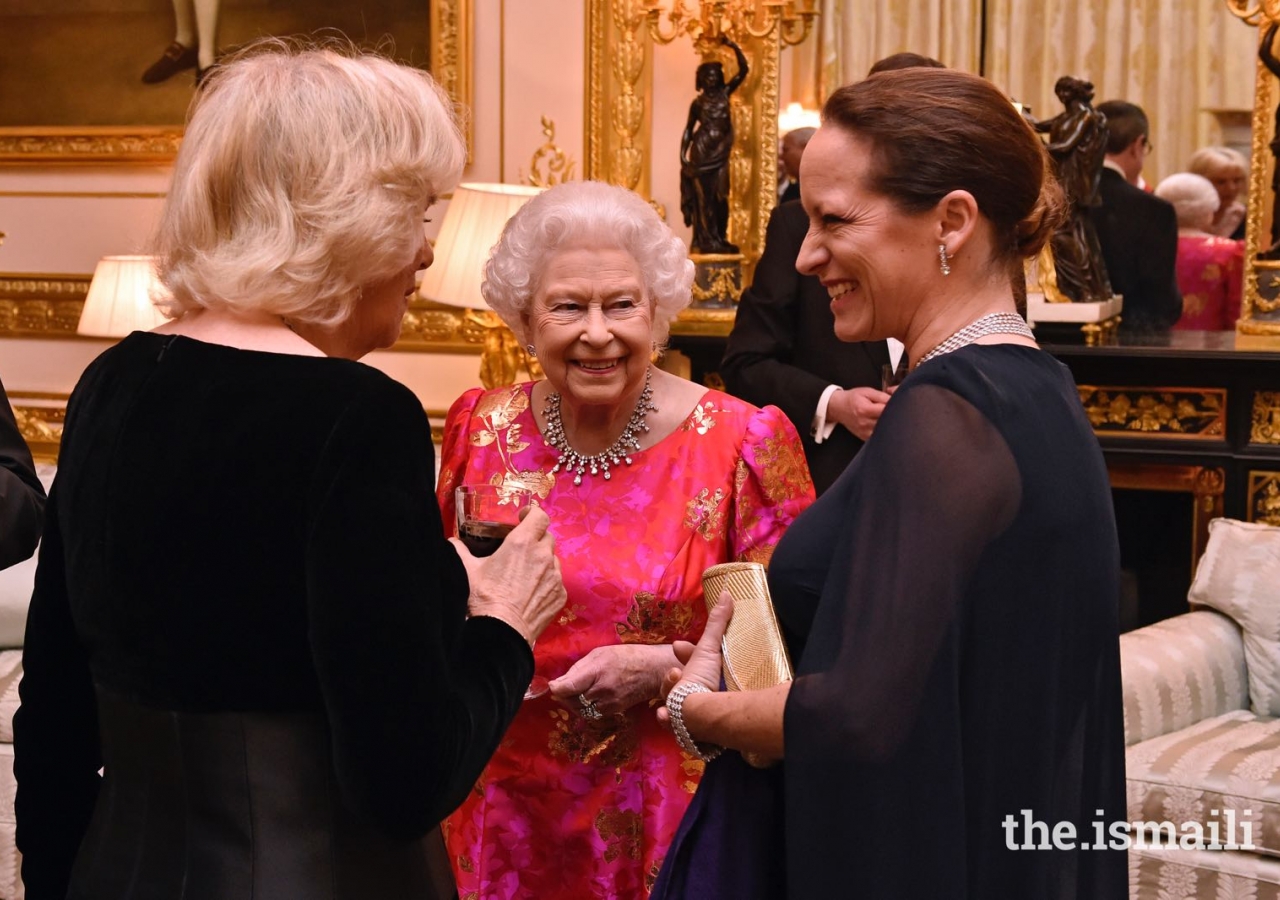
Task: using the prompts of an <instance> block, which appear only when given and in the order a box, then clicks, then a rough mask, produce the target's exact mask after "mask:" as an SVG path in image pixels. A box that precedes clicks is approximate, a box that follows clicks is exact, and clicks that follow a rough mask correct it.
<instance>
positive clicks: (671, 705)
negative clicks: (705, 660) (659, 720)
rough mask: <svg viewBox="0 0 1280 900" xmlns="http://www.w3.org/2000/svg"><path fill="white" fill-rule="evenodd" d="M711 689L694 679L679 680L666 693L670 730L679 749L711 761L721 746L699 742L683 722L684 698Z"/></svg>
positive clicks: (719, 752) (704, 692) (717, 754)
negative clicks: (669, 691)
mask: <svg viewBox="0 0 1280 900" xmlns="http://www.w3.org/2000/svg"><path fill="white" fill-rule="evenodd" d="M710 693H711V689H710V688H709V687H707V686H706V685H705V684H699V683H698V682H696V681H681V682H680V683H679V684H677V685H676V686H675V687H673V688H672V689H671V693H669V694H667V714H668V715H669V716H670V717H671V730H672V731H673V732H674V733H675V736H676V743H678V744H679V745H680V749H681V750H683V751H684V752H685V753H688V754H690V755H691V756H696V757H697V758H698V759H700V760H702V761H703V762H711V760H713V759H715V758H716V757H717V756H719V755H720V754H721V753H722V752H723V751H724V748H723V747H718V746H716V745H715V744H699V743H698V742H697V741H695V740H694V739H693V735H691V734H689V729H688V728H687V727H686V726H685V724H684V700H685V698H686V697H688V696H689V695H690V694H710Z"/></svg>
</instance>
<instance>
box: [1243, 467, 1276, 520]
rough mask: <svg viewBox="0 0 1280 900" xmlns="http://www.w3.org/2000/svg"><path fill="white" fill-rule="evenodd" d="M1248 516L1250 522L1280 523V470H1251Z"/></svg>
mask: <svg viewBox="0 0 1280 900" xmlns="http://www.w3.org/2000/svg"><path fill="white" fill-rule="evenodd" d="M1246 516H1247V518H1248V520H1249V521H1250V522H1261V523H1262V524H1264V525H1280V472H1268V471H1258V470H1253V471H1250V472H1249V503H1248V512H1247V513H1246Z"/></svg>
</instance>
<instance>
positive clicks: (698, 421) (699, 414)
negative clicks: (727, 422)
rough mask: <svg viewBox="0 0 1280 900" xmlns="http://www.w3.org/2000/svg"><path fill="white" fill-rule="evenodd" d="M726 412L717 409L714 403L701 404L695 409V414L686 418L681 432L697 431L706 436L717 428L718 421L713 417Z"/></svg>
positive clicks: (690, 414)
mask: <svg viewBox="0 0 1280 900" xmlns="http://www.w3.org/2000/svg"><path fill="white" fill-rule="evenodd" d="M718 412H724V410H723V409H716V405H715V403H714V402H713V401H711V400H708V401H707V402H706V403H699V404H698V405H697V406H695V407H694V408H693V412H691V413H689V415H688V416H686V417H685V420H684V421H683V422H682V423H680V430H681V431H696V432H698V434H706V433H707V432H708V431H710V430H711V429H712V428H715V427H716V420H715V419H714V418H713V417H712V416H713V414H714V413H718Z"/></svg>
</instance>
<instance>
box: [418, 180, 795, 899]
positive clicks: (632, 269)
mask: <svg viewBox="0 0 1280 900" xmlns="http://www.w3.org/2000/svg"><path fill="white" fill-rule="evenodd" d="M692 275H693V272H692V264H691V263H690V262H689V260H688V257H687V253H686V250H685V248H684V246H683V244H682V243H681V242H680V241H679V240H678V239H676V238H675V237H674V236H672V234H671V232H670V231H669V230H668V229H667V227H666V225H664V224H663V223H662V222H661V220H660V219H659V218H658V217H657V215H656V214H655V213H654V212H653V210H652V209H651V208H650V207H649V205H648V204H646V203H645V202H644V201H643V200H641V199H640V198H639V197H638V196H637V195H635V194H633V193H631V192H630V191H627V190H624V189H622V188H616V187H610V186H608V185H603V184H599V183H590V182H574V183H570V184H566V185H561V186H559V187H555V188H552V189H551V190H549V191H547V192H546V193H544V194H541V195H539V196H538V197H535V198H534V199H533V200H531V201H530V202H529V203H528V204H526V205H525V206H524V207H523V208H522V209H521V210H520V212H518V213H517V214H516V215H515V216H514V217H513V218H512V220H511V222H510V223H508V225H507V228H506V230H505V231H504V233H503V237H502V240H501V241H500V242H499V244H498V246H497V247H496V248H495V249H494V255H493V258H492V259H491V260H490V261H489V263H488V265H487V266H486V269H485V285H484V295H485V300H486V301H487V302H488V303H489V304H490V306H492V307H493V308H494V309H495V310H496V311H497V312H498V313H499V314H500V315H501V316H502V317H503V319H504V320H505V321H506V323H507V324H508V325H509V326H510V327H511V328H512V329H513V331H514V332H515V333H516V335H517V336H519V337H520V338H521V340H522V341H524V342H526V343H527V345H528V347H527V349H529V350H530V351H531V352H532V353H535V354H536V356H537V359H538V361H539V362H540V363H541V364H542V366H543V368H544V370H545V372H546V375H547V380H546V381H542V382H536V383H526V384H521V385H516V386H513V387H505V388H498V389H495V390H490V391H484V390H480V389H476V390H472V391H469V392H467V393H466V394H464V395H463V396H462V397H461V398H460V399H459V400H458V401H457V402H456V403H455V404H454V406H453V408H452V409H451V410H450V411H449V417H448V421H447V423H446V426H445V436H444V450H443V456H442V463H441V473H440V482H439V485H438V495H439V500H440V504H441V507H442V508H443V510H444V518H445V521H446V523H448V522H451V521H452V520H453V514H454V509H453V489H454V488H455V487H456V486H457V485H460V484H474V483H498V484H502V483H505V484H518V485H521V486H525V487H528V488H530V489H531V490H533V491H534V492H535V493H536V494H537V496H538V498H539V505H540V506H541V507H542V508H543V509H545V510H546V511H547V513H548V515H549V516H550V518H551V531H552V533H553V534H554V536H555V539H556V542H557V543H556V546H557V551H556V555H557V556H558V558H559V559H560V561H561V567H562V570H563V574H564V580H565V585H566V588H567V589H568V592H569V601H568V603H567V604H566V606H565V609H564V612H563V613H562V614H561V616H560V618H559V619H558V621H556V622H555V623H553V624H552V625H550V626H549V627H548V628H547V630H546V631H545V632H544V633H543V634H542V636H541V637H540V638H539V640H538V643H537V647H536V648H535V657H536V668H537V673H538V675H540V676H543V677H546V678H548V679H550V690H549V691H548V693H546V694H545V695H543V696H541V697H537V698H534V699H530V700H526V701H525V704H524V706H523V708H522V709H521V711H520V713H519V714H518V715H517V717H516V720H515V723H514V724H513V725H512V726H511V729H510V730H509V731H508V733H507V737H506V739H505V740H504V741H503V743H502V745H501V747H500V748H499V750H498V752H497V754H496V755H495V756H494V758H493V760H492V761H491V762H490V764H489V766H488V768H487V769H486V770H485V773H484V774H483V776H482V777H481V779H480V781H479V782H478V783H477V784H476V787H475V790H474V791H473V792H472V794H471V796H470V797H469V798H468V799H467V801H466V802H465V803H464V804H463V806H462V808H461V809H460V810H458V812H457V813H455V814H454V815H453V816H452V817H451V818H450V819H449V820H448V822H447V824H446V826H445V833H446V841H447V843H448V846H449V851H450V856H451V858H452V861H453V864H454V867H455V872H456V875H457V879H458V891H459V895H460V897H462V898H464V900H466V898H503V900H507V898H517V897H536V898H539V900H543V898H585V897H606V898H615V897H616V898H642V897H644V896H645V895H646V894H647V893H648V890H649V888H650V887H651V886H652V884H653V880H654V878H655V877H656V875H657V872H658V869H659V867H660V866H661V863H662V860H663V858H664V856H665V854H666V849H667V846H668V844H669V843H670V841H671V838H672V836H673V835H674V833H675V829H676V826H677V825H678V824H679V822H680V817H681V814H682V813H683V812H684V809H685V807H686V806H687V805H688V802H689V799H690V798H691V797H692V795H693V792H694V789H695V788H696V787H697V784H698V781H699V778H700V776H701V772H702V766H703V764H702V763H701V762H700V761H698V760H696V759H694V758H693V757H691V756H688V755H686V754H684V753H682V752H681V751H680V750H679V748H678V747H677V745H676V743H675V742H674V741H673V740H672V738H671V735H670V734H669V733H668V732H666V731H664V730H662V729H661V728H660V727H659V726H658V725H657V723H656V722H655V721H654V718H653V714H652V706H653V705H654V704H655V703H656V702H657V698H658V696H659V685H660V683H661V678H662V675H663V673H665V672H666V671H667V670H668V669H670V668H671V667H672V666H673V665H675V664H676V661H675V657H674V655H673V653H672V651H671V642H672V641H674V640H693V639H696V638H697V636H698V635H699V634H700V633H701V631H702V627H703V625H704V624H705V621H706V608H705V604H704V601H703V597H702V587H701V576H702V572H703V570H705V569H706V568H707V567H708V566H711V565H714V564H716V563H721V562H727V561H730V560H754V561H760V562H767V561H768V558H769V555H770V554H771V553H772V550H773V547H774V545H775V544H776V543H777V541H778V539H779V538H780V537H781V535H782V533H783V531H785V529H786V528H787V526H788V525H789V524H790V523H791V521H792V520H793V519H794V518H795V516H796V515H797V514H798V513H799V512H800V511H801V510H803V509H804V508H805V507H806V506H808V505H809V503H810V502H812V499H813V487H812V484H811V482H810V478H809V472H808V468H807V467H806V465H805V462H804V455H803V450H802V449H801V445H800V442H799V439H798V437H797V435H796V433H795V431H794V429H793V428H792V426H791V424H790V422H789V421H788V420H787V418H786V416H784V415H783V414H782V413H781V412H780V411H779V410H777V409H776V408H774V407H766V408H765V409H763V410H761V409H757V408H755V407H754V406H751V405H750V404H747V403H745V402H743V401H741V400H737V399H735V398H733V397H730V396H728V395H726V394H723V393H720V392H719V391H714V390H707V389H705V388H703V387H701V386H699V385H695V384H693V383H691V382H689V381H686V380H684V379H681V378H678V377H676V376H674V375H671V374H669V373H667V372H663V371H662V370H660V369H658V368H656V367H655V366H653V365H652V364H651V358H652V354H653V352H654V349H655V348H656V347H658V346H660V345H661V343H662V341H663V340H665V338H666V335H667V330H668V325H669V323H670V322H671V320H672V319H673V318H674V317H675V315H676V313H678V312H679V310H680V309H681V308H683V307H684V306H685V305H686V304H687V303H688V300H689V291H690V284H691V281H692ZM593 456H595V458H593ZM557 463H560V464H561V468H560V469H559V470H558V471H555V467H556V465H557Z"/></svg>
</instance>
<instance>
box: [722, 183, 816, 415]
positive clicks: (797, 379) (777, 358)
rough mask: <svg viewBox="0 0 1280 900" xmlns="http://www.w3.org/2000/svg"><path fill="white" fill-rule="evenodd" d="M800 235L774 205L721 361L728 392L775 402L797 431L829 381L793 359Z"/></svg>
mask: <svg viewBox="0 0 1280 900" xmlns="http://www.w3.org/2000/svg"><path fill="white" fill-rule="evenodd" d="M800 221H807V220H803V219H802V220H800ZM804 235H805V232H804V228H803V227H797V226H796V225H794V224H793V223H792V222H790V221H788V218H787V215H786V211H785V210H784V209H783V208H782V207H778V208H777V209H775V210H774V211H773V214H772V215H771V216H770V217H769V227H768V230H767V232H766V234H765V244H764V253H763V254H762V255H761V257H760V262H759V263H758V264H757V265H756V271H755V277H754V279H753V281H752V282H751V286H750V287H748V288H747V289H746V290H745V291H743V294H742V300H741V302H740V303H739V304H738V311H737V314H736V316H735V318H734V323H733V331H732V333H730V335H729V340H728V343H727V344H726V346H725V355H724V361H723V362H722V363H721V367H720V374H721V375H722V376H723V377H724V381H725V385H726V387H727V388H728V390H729V393H731V394H733V395H734V396H735V397H741V398H742V399H743V400H746V401H747V402H748V403H754V404H755V405H756V406H759V407H765V406H769V405H773V406H776V407H778V408H779V409H781V410H782V411H783V412H784V413H786V414H787V418H788V419H790V420H791V423H792V424H793V425H795V427H796V430H797V431H798V432H800V434H808V433H809V430H810V428H811V427H812V425H813V416H814V413H815V412H816V411H817V408H818V400H819V399H820V398H821V397H822V392H823V391H824V390H826V389H827V387H828V385H830V384H831V382H829V381H827V380H826V379H824V378H822V377H821V376H819V375H815V374H814V373H812V372H810V371H807V370H806V369H804V368H801V367H800V366H798V365H795V363H794V362H793V360H794V357H795V353H796V350H797V347H796V343H797V334H796V304H797V303H798V302H799V299H800V282H801V279H802V278H804V277H805V276H802V275H801V274H800V273H799V272H797V271H796V257H798V256H799V254H800V245H801V244H802V243H803V242H804Z"/></svg>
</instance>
